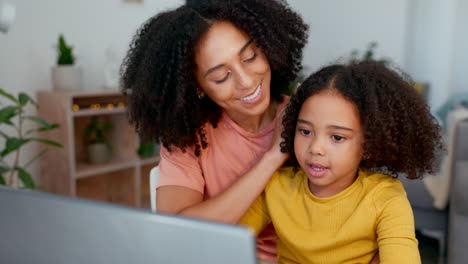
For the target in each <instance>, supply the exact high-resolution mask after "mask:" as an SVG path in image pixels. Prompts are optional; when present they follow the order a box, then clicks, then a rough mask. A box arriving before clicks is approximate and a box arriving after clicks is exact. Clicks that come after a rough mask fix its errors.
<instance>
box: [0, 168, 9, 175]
mask: <svg viewBox="0 0 468 264" xmlns="http://www.w3.org/2000/svg"><path fill="white" fill-rule="evenodd" d="M8 171H10V168H7V167H0V174H3V173H5V172H8Z"/></svg>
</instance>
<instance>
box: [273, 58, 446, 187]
mask: <svg viewBox="0 0 468 264" xmlns="http://www.w3.org/2000/svg"><path fill="white" fill-rule="evenodd" d="M330 89H332V90H335V91H338V92H339V93H340V94H342V95H343V96H344V97H345V98H346V99H348V100H349V101H350V102H352V103H354V104H355V105H356V107H357V108H358V110H359V113H360V117H361V122H362V126H363V130H364V138H365V143H364V146H363V147H364V150H365V155H364V158H363V159H362V161H361V164H360V166H361V167H364V168H368V169H374V170H377V171H381V172H388V173H390V174H392V175H394V176H397V175H398V174H400V173H405V174H406V175H407V178H409V179H415V178H419V177H421V176H422V175H423V174H424V173H426V172H427V173H434V170H435V169H436V167H437V162H436V153H437V151H439V150H442V149H443V147H442V142H441V136H440V126H439V125H438V123H437V121H436V120H435V118H434V117H433V116H432V114H431V113H430V111H429V107H428V105H427V104H426V102H425V101H424V99H423V98H422V96H421V95H420V94H418V93H417V91H416V90H415V89H414V88H413V87H412V82H411V81H410V80H409V78H408V76H407V75H405V74H403V73H401V72H400V71H398V72H397V71H396V70H392V69H389V68H388V67H386V66H385V65H384V64H383V63H379V62H375V61H364V62H360V63H355V64H350V65H331V66H327V67H324V68H322V69H321V70H319V71H318V72H316V73H314V74H312V75H311V76H310V77H309V78H307V79H306V80H305V81H304V82H303V83H302V84H301V86H300V87H299V88H298V89H297V91H296V93H295V94H294V95H293V96H292V97H291V99H290V101H289V103H288V106H287V108H286V110H285V111H286V112H285V115H284V118H283V126H284V130H283V133H282V135H281V136H282V137H283V142H282V143H281V151H283V152H289V153H292V155H291V156H292V162H293V164H294V165H296V166H298V163H297V160H296V158H295V156H294V135H295V130H296V123H297V119H298V116H299V111H300V109H301V106H302V104H303V103H304V102H305V100H307V98H309V97H310V96H313V95H315V94H318V93H320V92H323V91H325V90H330Z"/></svg>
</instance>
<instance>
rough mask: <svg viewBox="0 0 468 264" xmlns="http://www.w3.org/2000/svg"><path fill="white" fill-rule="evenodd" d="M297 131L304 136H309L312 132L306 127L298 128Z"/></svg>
mask: <svg viewBox="0 0 468 264" xmlns="http://www.w3.org/2000/svg"><path fill="white" fill-rule="evenodd" d="M299 132H300V133H301V134H302V135H304V136H310V135H311V134H312V132H311V131H310V130H307V129H299Z"/></svg>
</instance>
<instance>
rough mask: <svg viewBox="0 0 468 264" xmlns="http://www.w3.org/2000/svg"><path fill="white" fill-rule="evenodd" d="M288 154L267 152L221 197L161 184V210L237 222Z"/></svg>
mask: <svg viewBox="0 0 468 264" xmlns="http://www.w3.org/2000/svg"><path fill="white" fill-rule="evenodd" d="M278 152H279V151H278ZM286 157H287V156H286V154H283V153H274V152H271V151H269V152H267V153H265V155H263V157H262V158H261V159H260V160H259V161H258V162H257V164H256V165H254V166H253V167H252V168H251V169H250V170H249V171H247V173H245V174H244V175H243V176H241V177H240V178H239V179H238V180H237V181H236V182H234V184H232V185H231V186H229V187H228V188H227V189H226V190H225V191H224V192H222V193H221V194H219V195H218V196H216V197H214V198H212V199H209V200H205V201H203V194H202V193H200V192H198V191H195V190H193V189H190V188H187V187H181V186H162V187H159V188H158V192H157V199H156V201H157V208H158V212H164V213H171V214H180V215H184V216H188V217H195V218H202V219H206V220H212V221H217V222H224V223H231V224H234V223H237V222H238V221H239V219H240V218H241V217H242V216H243V215H244V213H245V212H246V211H247V209H248V208H249V207H250V205H251V204H252V203H253V202H254V201H255V199H256V198H257V196H258V195H260V193H261V192H262V191H263V189H264V188H265V186H266V185H267V183H268V181H269V179H270V178H271V176H272V175H273V173H274V172H275V171H276V170H277V169H278V168H279V167H280V166H281V165H282V164H283V162H284V161H285V160H286Z"/></svg>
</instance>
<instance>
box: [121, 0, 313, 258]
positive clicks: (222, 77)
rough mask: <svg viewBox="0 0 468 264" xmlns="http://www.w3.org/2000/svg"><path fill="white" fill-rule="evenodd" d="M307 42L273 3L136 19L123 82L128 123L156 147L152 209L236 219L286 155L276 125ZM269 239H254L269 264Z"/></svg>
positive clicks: (207, 5)
mask: <svg viewBox="0 0 468 264" xmlns="http://www.w3.org/2000/svg"><path fill="white" fill-rule="evenodd" d="M306 39H307V26H306V25H305V24H304V23H303V21H302V19H301V18H300V17H299V15H297V14H296V13H295V12H294V11H292V10H291V9H290V8H289V7H288V6H287V4H286V3H285V2H283V1H276V0H248V1H246V0H238V1H211V2H208V1H188V2H187V3H186V4H185V5H183V6H181V7H179V8H177V9H175V10H171V11H167V12H163V13H160V14H158V15H156V16H155V17H153V18H151V19H150V20H149V21H147V22H146V23H145V24H144V25H143V27H142V28H141V29H140V31H139V32H138V33H137V35H136V36H135V38H134V40H133V43H132V45H131V47H130V50H129V52H128V55H127V57H126V59H125V61H124V64H123V67H122V84H123V87H125V88H128V89H130V90H131V93H127V95H128V96H129V114H130V120H131V121H132V122H134V123H135V124H136V127H137V130H138V131H139V132H144V133H145V134H149V135H151V136H152V137H154V138H155V139H156V140H159V141H160V142H162V145H163V148H162V150H161V162H160V164H159V169H160V179H159V182H158V192H157V207H158V211H159V212H164V213H171V214H179V215H184V216H189V217H196V218H201V219H207V220H213V221H219V222H233V221H236V222H237V220H239V219H240V218H241V217H242V215H243V214H244V213H245V212H246V211H247V209H248V208H249V207H250V205H251V204H252V202H253V201H254V200H255V199H256V197H257V196H258V195H259V194H260V193H261V192H262V190H263V189H264V187H265V185H266V184H267V182H268V180H269V179H270V177H271V175H272V174H273V172H274V171H275V170H276V169H278V168H279V167H280V166H281V165H282V163H283V162H284V161H285V160H286V159H287V156H286V154H284V153H281V151H280V148H279V142H280V136H279V132H278V131H279V129H278V128H277V129H276V132H275V126H276V123H277V120H278V119H279V117H278V115H279V113H280V109H282V107H283V106H284V103H285V98H284V97H283V96H282V95H281V94H283V93H285V92H287V91H288V85H289V84H290V83H291V82H292V81H293V80H294V79H295V77H296V75H297V73H298V71H299V70H300V69H301V65H300V60H301V57H302V49H303V47H304V45H305V43H306ZM125 91H126V90H125ZM125 91H124V92H125ZM272 142H274V143H272ZM274 240H275V235H274V230H272V229H267V230H266V231H265V232H264V234H263V235H260V236H259V242H258V249H259V257H261V258H264V259H268V260H271V261H276V255H275V253H276V248H275V241H274Z"/></svg>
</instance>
